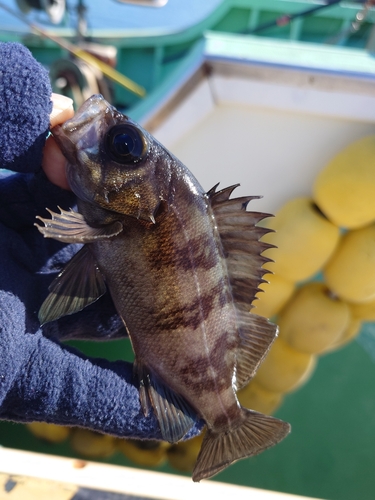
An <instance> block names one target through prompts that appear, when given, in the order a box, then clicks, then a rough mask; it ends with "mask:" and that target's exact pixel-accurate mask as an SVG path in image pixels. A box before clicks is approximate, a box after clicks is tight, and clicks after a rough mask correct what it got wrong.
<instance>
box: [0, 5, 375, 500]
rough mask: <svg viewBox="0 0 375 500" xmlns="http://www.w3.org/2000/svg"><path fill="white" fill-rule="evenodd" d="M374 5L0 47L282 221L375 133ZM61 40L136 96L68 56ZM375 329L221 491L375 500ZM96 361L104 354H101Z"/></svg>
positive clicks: (228, 13)
mask: <svg viewBox="0 0 375 500" xmlns="http://www.w3.org/2000/svg"><path fill="white" fill-rule="evenodd" d="M8 3H9V2H8ZM373 3H374V2H348V3H344V2H337V1H330V2H324V1H305V0H223V1H222V2H218V4H217V6H216V8H215V9H213V10H212V11H211V12H210V13H209V14H208V15H207V16H206V17H205V18H204V19H201V20H200V21H199V22H198V23H196V24H194V25H192V26H189V27H185V28H184V29H181V30H177V31H176V30H173V29H159V30H154V29H149V30H143V29H138V30H130V29H127V30H119V29H116V31H114V30H113V29H111V30H109V29H106V28H95V29H90V30H88V31H86V32H85V33H80V34H78V36H77V30H76V28H71V27H66V26H63V23H62V25H61V26H60V25H56V26H51V25H49V26H48V27H44V28H43V32H45V33H44V36H41V35H40V34H35V33H34V32H32V31H31V30H30V29H29V28H27V29H25V30H21V29H19V31H18V32H14V31H12V32H9V31H8V32H7V31H5V30H2V29H1V21H0V40H1V41H9V40H12V41H20V42H21V43H23V44H25V45H26V46H27V47H29V48H30V50H31V51H32V52H33V54H34V55H35V57H36V58H37V59H38V60H40V61H41V62H42V63H43V64H44V65H46V66H47V67H49V68H50V74H51V81H52V84H53V86H54V89H55V90H56V91H60V92H65V93H67V94H69V95H72V96H73V97H74V98H75V101H76V103H77V105H79V104H80V102H82V100H84V99H85V98H86V97H88V96H89V95H91V94H92V93H95V92H98V91H100V92H102V93H103V94H104V95H105V96H106V97H107V98H109V99H110V100H111V101H112V102H113V103H114V104H115V105H116V106H118V107H119V108H120V109H121V110H124V111H126V113H128V114H129V115H130V116H131V117H132V118H133V119H135V120H137V121H139V122H140V123H141V124H142V125H143V126H145V127H146V128H147V129H148V130H149V131H150V132H152V133H153V134H154V135H155V136H156V137H157V138H158V139H159V140H160V141H161V142H162V143H163V144H164V145H165V146H166V147H167V148H169V149H170V150H171V151H172V152H173V153H174V154H176V156H178V157H179V158H180V159H181V160H182V161H183V162H184V163H185V164H186V165H187V166H188V167H189V168H190V169H191V170H192V172H193V173H194V175H195V176H196V177H197V178H198V179H199V181H200V182H201V184H202V185H203V187H204V188H205V189H207V190H208V189H210V188H211V187H212V185H214V184H216V183H217V182H219V181H220V183H221V186H222V187H225V186H227V185H231V184H234V183H236V182H239V183H240V184H241V186H240V187H239V188H238V194H239V195H241V194H252V195H262V196H263V198H262V199H260V200H256V201H253V202H252V204H253V207H252V209H254V210H260V211H266V212H275V211H277V210H278V209H279V208H280V207H282V206H283V204H284V203H285V202H287V201H288V200H289V199H292V198H295V197H298V196H309V195H310V194H311V186H312V184H313V182H314V179H315V177H316V175H317V174H318V172H319V171H320V170H321V169H322V168H323V167H324V166H325V165H326V164H327V162H328V161H329V160H330V158H332V157H333V156H334V155H335V154H337V153H338V152H339V151H340V150H341V149H343V148H344V147H345V146H346V145H347V144H348V143H350V142H352V141H354V140H356V139H358V138H360V137H363V136H365V135H368V134H374V133H375V111H374V110H375V92H374V83H375V61H374V57H373V52H374V51H375V31H374V28H373V25H374V21H375V10H374V7H373ZM124 8H125V7H124ZM89 14H90V12H89V11H88V16H89ZM33 22H34V20H33ZM45 35H48V36H49V38H46V37H45ZM51 37H53V38H55V40H53V39H51ZM56 37H57V43H56ZM61 40H62V41H63V42H64V43H66V42H68V43H70V44H72V45H74V46H78V47H79V49H80V50H84V51H85V52H86V51H87V52H88V53H89V54H90V55H94V56H95V57H98V58H99V60H100V61H101V62H105V63H106V64H107V65H109V66H110V67H112V68H115V69H116V70H117V71H118V72H119V73H120V74H121V75H125V76H126V77H127V78H128V79H129V82H130V85H124V82H123V83H122V84H120V83H119V81H118V80H116V78H112V79H109V78H108V77H107V76H105V74H104V73H103V71H102V69H103V68H102V69H101V68H100V67H99V68H98V67H96V68H95V69H93V68H92V66H91V65H90V64H88V62H87V61H85V60H83V59H82V58H81V57H79V55H77V54H75V55H73V56H72V55H70V54H71V53H72V51H71V50H68V49H67V48H66V47H65V48H64V47H63V44H61V43H60V44H59V43H58V42H61ZM69 47H70V49H72V47H71V46H69ZM69 47H68V48H69ZM73 54H74V51H73ZM81 55H82V54H81ZM115 76H116V75H115ZM129 82H128V83H129ZM132 84H135V85H136V86H135V87H134V86H133V87H132ZM134 90H136V91H135V92H134ZM140 94H141V95H140ZM236 192H237V191H236ZM373 329H374V325H373V324H372V323H366V324H365V325H364V328H363V332H362V334H361V336H360V337H359V339H360V340H359V342H353V343H352V344H350V345H349V346H348V347H346V348H345V349H343V350H341V351H337V352H334V353H332V354H330V355H327V356H324V357H321V358H320V359H319V363H318V369H317V370H316V371H315V373H314V376H313V377H312V378H311V379H310V381H309V382H308V384H307V385H305V386H304V387H303V388H302V389H300V390H299V391H297V392H291V393H289V394H287V395H286V396H285V399H284V404H283V405H282V406H281V407H280V409H279V410H278V413H277V415H278V416H279V417H280V418H282V419H283V420H286V421H289V422H291V423H292V427H293V432H292V434H291V436H290V437H289V438H288V439H287V440H285V442H283V443H282V444H281V445H279V446H277V447H275V448H274V449H272V450H269V451H267V452H266V453H264V454H263V455H261V456H259V457H256V458H254V459H251V461H250V462H248V461H242V462H239V463H237V464H235V465H234V466H233V467H231V468H230V469H229V470H227V471H224V472H223V473H222V474H220V476H219V477H218V479H219V480H221V481H227V482H229V483H230V482H232V483H237V484H242V485H251V486H255V487H260V488H265V489H273V490H278V491H285V492H290V493H294V494H304V495H309V496H316V497H319V498H331V499H340V500H346V499H348V500H349V499H351V498H362V499H370V498H372V496H373V491H374V487H375V478H374V477H373V474H372V469H373V467H374V466H375V463H374V457H373V451H372V450H373V448H374V446H375V432H374V424H373V413H374V411H375V402H374V398H373V396H372V392H373V391H372V385H371V384H370V380H372V379H373V377H374V376H375V365H374V362H373V359H375V358H374V352H375V349H374V348H373V345H374V343H371V341H369V339H371V338H373V337H374V332H373ZM361 339H362V340H361ZM364 344H366V348H365V349H364V348H363V347H362V345H364ZM90 349H91V351H90V354H93V353H96V354H97V355H102V347H100V348H98V349H97V351H95V347H91V348H90ZM116 349H118V347H116ZM370 391H371V394H370V395H369V392H370ZM4 426H5V427H7V429H8V428H9V427H8V426H7V424H4ZM5 427H4V428H5ZM0 429H1V426H0ZM0 432H1V431H0ZM8 442H9V443H11V440H9V441H8ZM2 444H7V440H6V439H3V440H2ZM10 445H11V444H9V446H10ZM28 446H29V449H32V445H28ZM56 453H58V451H57V452H56ZM164 470H167V471H168V472H170V469H168V468H165V469H164Z"/></svg>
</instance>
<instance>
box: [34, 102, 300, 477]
mask: <svg viewBox="0 0 375 500" xmlns="http://www.w3.org/2000/svg"><path fill="white" fill-rule="evenodd" d="M52 133H53V136H54V138H55V140H56V142H57V143H58V145H59V147H60V148H61V150H62V152H63V154H64V155H65V157H66V159H67V167H66V174H67V179H68V182H69V185H70V186H71V189H72V191H73V192H74V193H75V195H76V197H77V211H74V210H73V209H70V210H62V209H59V210H60V213H56V212H52V211H50V210H49V212H50V215H51V218H43V217H40V216H38V219H39V220H40V221H41V222H42V223H43V225H41V224H40V222H39V223H36V225H37V227H38V229H39V231H40V232H41V233H42V234H43V235H44V236H45V237H47V238H54V239H56V240H59V241H62V242H65V243H82V244H83V247H82V248H81V250H79V251H78V253H77V254H76V255H75V256H74V257H73V258H72V259H71V260H70V261H69V262H68V264H67V265H66V267H65V268H64V269H63V270H62V271H61V272H60V274H59V275H58V276H57V278H56V279H55V280H54V281H53V282H52V284H51V286H50V288H49V291H50V293H49V295H48V296H47V298H46V300H45V301H44V303H43V304H42V306H41V308H40V311H39V319H40V322H41V324H44V323H47V322H49V321H54V320H56V319H58V318H60V317H62V316H64V315H68V314H74V313H76V312H78V311H80V310H82V309H83V308H84V307H86V306H87V305H89V304H91V303H93V302H95V301H96V300H97V299H98V298H99V297H101V296H102V295H103V294H104V293H106V291H107V290H108V291H109V293H110V294H111V297H112V300H113V302H114V305H115V307H116V310H117V312H118V314H119V315H120V317H121V319H122V321H123V323H124V325H125V327H126V329H127V332H128V333H129V337H130V341H131V344H132V347H133V351H134V356H135V360H134V375H135V377H136V379H137V381H138V387H139V398H140V403H141V407H142V409H143V412H144V414H145V415H148V414H150V412H151V411H154V413H155V415H156V418H157V420H158V423H159V425H160V430H161V434H162V437H163V439H164V440H165V441H168V442H170V443H175V442H178V441H179V440H181V439H183V438H184V436H185V435H186V433H187V432H188V431H189V430H190V429H191V428H192V426H193V425H194V423H195V422H196V421H197V419H203V420H204V422H205V424H206V432H205V435H204V438H203V442H202V446H201V450H200V452H199V454H198V457H197V461H196V464H195V467H194V470H193V473H192V478H193V481H198V482H199V481H200V480H202V479H205V478H209V477H212V476H213V475H215V474H217V473H218V472H220V471H221V470H223V469H225V468H226V467H227V466H229V465H230V464H231V463H233V462H235V461H237V460H239V459H241V458H245V457H250V456H253V455H256V454H258V453H260V452H262V451H263V450H265V449H267V448H269V447H271V446H273V445H275V444H277V443H278V442H279V441H281V440H282V439H283V438H284V437H286V435H287V434H288V433H289V432H290V425H289V424H288V423H286V422H284V421H282V420H279V419H277V418H275V417H273V416H267V415H263V414H262V413H259V412H256V411H254V410H251V409H246V408H244V407H242V406H241V405H240V403H239V401H238V398H237V391H238V390H239V389H241V388H242V387H244V386H245V385H246V384H247V383H248V382H249V381H250V380H251V379H252V378H253V376H254V374H255V373H256V370H257V368H258V366H259V365H260V363H261V362H262V360H263V359H264V357H265V356H266V354H267V352H268V350H269V348H270V346H271V344H272V342H273V341H274V339H275V337H276V336H277V333H278V328H277V326H276V325H274V324H273V323H271V322H270V321H269V320H268V319H266V318H263V317H260V316H257V315H256V314H253V313H251V312H250V310H251V307H252V305H251V304H252V302H253V300H254V298H255V294H256V293H257V292H258V291H259V288H258V286H259V284H260V283H262V282H264V279H263V275H264V274H265V273H266V272H267V271H265V270H264V269H263V267H262V266H263V264H264V263H265V262H267V261H268V260H269V259H268V258H267V257H265V256H263V252H264V250H266V249H267V248H269V246H270V245H269V244H267V243H265V242H262V240H261V238H262V236H263V235H264V234H265V233H266V232H268V231H269V230H268V229H265V228H263V227H261V226H260V225H258V223H259V222H260V221H261V220H262V219H264V218H265V217H269V215H268V214H264V213H258V212H250V211H248V210H247V205H248V203H249V202H250V201H251V200H253V199H254V198H259V197H258V196H245V197H238V198H233V197H231V195H232V192H233V191H234V189H235V188H236V187H237V186H238V184H237V185H233V186H231V187H228V188H224V189H220V190H218V184H217V185H216V186H214V187H213V188H212V189H211V190H209V191H208V192H205V191H204V190H203V188H202V187H201V186H200V184H199V183H198V181H197V180H196V179H195V177H194V176H193V174H192V173H191V172H190V171H189V170H188V168H187V167H185V166H184V165H183V164H182V163H181V162H180V161H179V160H178V159H177V158H176V157H175V156H174V155H173V154H172V153H170V152H169V151H168V150H167V149H166V148H164V147H163V146H162V145H161V144H160V143H159V142H158V141H157V140H156V139H155V138H154V137H153V136H152V135H151V134H150V133H148V132H147V131H146V130H144V129H143V128H142V127H141V126H140V125H138V124H137V123H136V122H134V121H132V120H131V118H129V117H128V116H126V115H124V114H122V113H120V112H119V111H118V110H117V109H116V108H115V107H113V106H112V105H110V104H109V103H108V102H107V101H106V100H105V99H104V98H103V97H102V96H101V95H93V96H92V97H90V98H89V99H88V100H87V101H86V102H85V103H84V104H83V105H82V106H81V107H80V109H79V110H78V111H77V113H76V115H75V116H74V117H73V118H71V119H70V120H68V121H66V122H65V123H64V124H62V125H58V126H57V127H55V128H54V129H52Z"/></svg>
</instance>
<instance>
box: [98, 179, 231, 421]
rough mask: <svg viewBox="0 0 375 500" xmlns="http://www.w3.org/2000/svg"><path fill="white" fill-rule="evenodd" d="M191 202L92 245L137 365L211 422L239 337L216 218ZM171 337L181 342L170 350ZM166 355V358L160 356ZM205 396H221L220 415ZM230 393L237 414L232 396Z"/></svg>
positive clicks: (205, 206) (198, 201) (228, 381)
mask: <svg viewBox="0 0 375 500" xmlns="http://www.w3.org/2000/svg"><path fill="white" fill-rule="evenodd" d="M177 181H179V182H181V180H180V179H177V180H176V182H177ZM187 194H189V193H187ZM190 198H191V197H187V199H186V200H185V198H184V197H183V196H182V197H181V199H177V200H176V202H175V204H176V205H177V206H178V207H179V209H178V210H177V209H176V208H175V206H174V205H173V206H172V207H170V209H169V211H167V212H166V213H161V214H160V215H159V217H157V218H156V222H157V226H156V225H151V226H150V225H149V224H139V223H138V222H136V223H134V221H132V220H130V221H125V222H124V226H125V224H126V222H128V226H125V227H124V233H126V235H124V236H119V237H118V238H117V240H116V241H115V242H108V241H104V242H103V241H98V242H96V243H94V244H93V253H94V254H95V258H96V262H97V263H98V266H99V268H100V269H101V271H102V272H103V274H104V275H105V276H108V288H109V289H110V290H111V293H112V296H113V298H114V302H115V305H116V308H117V310H118V311H119V313H120V315H121V317H122V318H123V319H124V322H125V324H126V326H127V329H128V331H129V334H130V337H131V339H132V343H133V347H134V350H135V352H136V354H137V357H138V360H140V361H142V362H143V364H144V365H147V368H148V369H149V370H150V371H152V373H154V374H157V375H158V376H159V377H160V378H161V379H162V380H164V381H168V384H169V386H170V387H171V388H172V389H173V390H175V391H176V392H178V393H179V394H181V395H183V396H184V397H185V398H186V399H187V400H188V401H189V402H190V403H191V402H193V401H195V402H196V401H199V402H198V403H195V404H197V406H199V407H200V408H207V410H206V411H201V414H202V416H203V418H207V419H208V420H210V421H213V420H215V418H216V414H218V415H220V414H221V413H222V406H223V403H222V402H221V398H222V395H221V391H223V390H227V389H228V388H229V389H231V388H232V373H233V366H234V363H235V356H234V353H233V350H234V349H235V348H236V347H237V345H238V339H237V335H236V333H237V332H236V322H235V311H234V306H233V300H232V298H231V294H230V287H229V281H228V280H227V279H226V274H227V272H226V267H225V260H224V257H223V254H222V250H221V245H219V244H218V242H217V238H218V237H217V236H216V237H215V228H214V227H213V225H212V224H211V223H210V220H211V217H210V216H209V217H202V215H204V214H205V213H206V214H207V212H209V206H208V203H207V200H206V199H205V198H202V197H201V196H199V197H198V196H197V197H196V200H195V203H192V201H191V199H190ZM184 203H185V204H186V206H185V204H184ZM208 235H210V237H208ZM122 238H125V239H126V245H124V244H123V242H122V241H121V239H122ZM191 242H192V244H191ZM158 250H159V252H158ZM155 253H158V257H157V258H155ZM114 263H115V265H114ZM118 268H120V269H121V271H122V272H121V276H120V278H119V279H118V278H117V272H116V270H117V269H118ZM135 304H136V306H135ZM171 336H174V337H176V336H178V342H176V343H174V344H173V343H172V342H171ZM166 349H168V351H169V353H168V356H167V357H166V356H165V354H164V356H162V354H163V353H165V350H166ZM230 357H231V358H232V360H231V362H230V363H229V362H226V363H223V359H225V358H230ZM163 358H165V359H164V361H163V364H161V362H160V360H161V359H163ZM221 371H223V372H224V373H220V372H221ZM207 392H209V393H210V394H209V397H210V398H212V396H211V392H216V393H217V398H218V406H219V407H218V408H217V409H216V410H215V405H214V404H212V403H211V404H210V405H207V403H205V404H204V400H205V397H206V396H205V395H206V393H207ZM228 394H229V395H230V397H231V400H232V401H231V405H232V406H233V405H234V406H235V407H236V408H237V405H236V399H235V396H234V394H233V390H229V391H228ZM225 406H228V404H226V405H225ZM205 413H207V415H206V414H205Z"/></svg>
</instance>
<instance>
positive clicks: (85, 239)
mask: <svg viewBox="0 0 375 500" xmlns="http://www.w3.org/2000/svg"><path fill="white" fill-rule="evenodd" d="M47 210H48V212H49V213H50V214H51V216H52V219H43V218H42V217H39V216H37V219H39V220H40V221H42V222H43V224H44V226H45V227H42V226H39V224H35V226H36V227H37V228H38V229H39V231H40V232H41V233H42V234H43V236H44V237H45V238H53V239H55V240H58V241H63V242H64V243H92V242H93V241H97V240H103V239H107V238H112V237H113V236H117V235H118V234H119V233H121V231H122V229H123V227H122V224H121V222H119V221H115V222H113V223H112V224H107V225H105V226H101V227H91V226H89V225H88V224H87V222H86V221H85V219H84V217H83V215H81V214H80V213H78V212H75V211H74V210H72V209H70V210H69V211H67V210H63V209H62V208H60V207H59V210H60V213H59V214H57V213H55V212H52V211H51V210H49V209H48V208H47Z"/></svg>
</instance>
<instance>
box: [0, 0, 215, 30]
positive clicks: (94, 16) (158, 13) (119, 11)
mask: <svg viewBox="0 0 375 500" xmlns="http://www.w3.org/2000/svg"><path fill="white" fill-rule="evenodd" d="M1 1H2V3H4V4H5V5H7V6H9V7H11V8H12V9H14V10H16V11H17V12H20V11H19V9H18V7H17V3H16V0H1ZM23 1H25V0H23ZM66 1H67V4H68V10H69V12H71V13H72V16H70V24H71V23H72V22H73V20H74V17H75V16H74V10H75V7H76V5H77V0H66ZM223 1H224V0H169V1H168V3H167V4H166V5H165V6H164V7H161V8H152V7H138V6H135V5H130V4H129V5H128V4H124V3H120V2H118V1H116V0H85V5H86V7H87V8H88V21H89V28H91V29H105V28H106V29H108V28H111V29H139V28H144V29H157V30H159V29H162V30H180V29H183V28H186V27H188V26H191V25H194V24H196V23H197V22H199V21H200V20H201V19H204V18H205V17H206V16H207V15H209V14H210V13H211V12H212V10H213V9H214V8H215V7H216V6H217V5H219V4H220V3H222V2H223ZM27 18H28V19H29V21H31V22H38V23H39V24H41V25H43V26H46V25H48V22H47V17H46V16H45V15H44V13H42V12H38V11H35V10H32V11H31V12H30V13H29V14H28V15H27ZM68 25H69V20H68ZM0 29H7V30H9V29H10V30H17V29H22V30H24V29H25V25H24V24H23V23H22V22H21V21H19V20H17V19H16V18H15V17H13V16H12V15H10V14H8V13H7V12H5V11H4V10H3V9H1V8H0Z"/></svg>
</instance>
